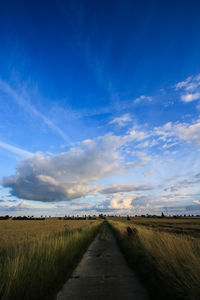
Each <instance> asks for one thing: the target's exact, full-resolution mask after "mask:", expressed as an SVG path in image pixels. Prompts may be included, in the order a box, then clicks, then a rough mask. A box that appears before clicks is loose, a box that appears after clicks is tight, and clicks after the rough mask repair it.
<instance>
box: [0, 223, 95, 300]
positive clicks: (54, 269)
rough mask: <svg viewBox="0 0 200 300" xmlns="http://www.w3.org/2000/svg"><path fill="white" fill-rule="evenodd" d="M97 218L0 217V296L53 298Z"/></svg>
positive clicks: (2, 297) (80, 253)
mask: <svg viewBox="0 0 200 300" xmlns="http://www.w3.org/2000/svg"><path fill="white" fill-rule="evenodd" d="M100 224H101V221H100V220H58V219H56V218H49V219H46V220H44V221H35V220H34V221H30V220H28V221H24V220H23V221H18V220H17V221H13V220H2V221H0V274H1V278H0V298H1V299H53V298H54V297H55V294H56V292H57V291H58V290H59V289H60V287H61V286H62V284H63V283H64V282H65V281H66V278H67V277H68V276H69V274H70V273H71V271H72V269H73V268H74V265H75V264H76V263H77V262H78V261H79V260H80V258H81V257H82V255H83V253H84V252H85V250H86V249H87V247H88V246H89V244H90V243H91V241H92V239H93V238H94V236H95V235H96V233H97V231H98V228H99V226H100Z"/></svg>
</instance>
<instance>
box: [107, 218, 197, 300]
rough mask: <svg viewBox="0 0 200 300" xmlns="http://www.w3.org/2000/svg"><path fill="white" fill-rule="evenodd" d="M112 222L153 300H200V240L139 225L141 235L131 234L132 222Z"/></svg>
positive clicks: (117, 236)
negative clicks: (129, 230)
mask: <svg viewBox="0 0 200 300" xmlns="http://www.w3.org/2000/svg"><path fill="white" fill-rule="evenodd" d="M109 222H110V224H111V227H112V229H113V231H114V233H115V236H116V238H117V240H118V243H119V246H120V248H121V250H122V251H123V253H124V254H125V256H126V259H127V261H128V263H129V264H130V265H131V266H132V267H133V268H134V270H135V271H136V273H137V275H138V277H139V278H140V279H141V281H142V282H143V284H144V285H145V286H146V288H147V289H148V290H149V294H150V296H151V298H152V299H158V300H160V299H162V300H164V299H165V300H166V299H167V300H169V299H170V300H171V299H180V300H183V299H185V300H186V299H187V300H197V299H200V241H199V239H197V238H192V237H189V236H185V235H180V234H179V235H175V234H170V233H166V232H158V231H154V230H151V229H146V228H144V227H142V226H137V225H136V226H134V227H136V228H137V230H138V235H136V236H134V237H128V235H127V226H130V222H126V221H123V222H120V221H109ZM132 225H133V224H132Z"/></svg>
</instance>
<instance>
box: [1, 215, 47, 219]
mask: <svg viewBox="0 0 200 300" xmlns="http://www.w3.org/2000/svg"><path fill="white" fill-rule="evenodd" d="M8 219H12V220H45V218H44V217H41V218H40V217H36V218H35V217H33V216H32V217H29V216H28V217H26V216H23V217H22V216H18V217H10V216H8V215H6V216H0V220H8Z"/></svg>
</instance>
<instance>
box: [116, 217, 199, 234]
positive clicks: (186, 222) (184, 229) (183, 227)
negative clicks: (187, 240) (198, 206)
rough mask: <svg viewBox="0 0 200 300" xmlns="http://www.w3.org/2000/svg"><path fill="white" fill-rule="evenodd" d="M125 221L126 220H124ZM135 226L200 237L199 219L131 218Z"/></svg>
mask: <svg viewBox="0 0 200 300" xmlns="http://www.w3.org/2000/svg"><path fill="white" fill-rule="evenodd" d="M122 219H123V220H125V218H122ZM130 220H131V221H132V222H134V224H137V225H141V226H146V227H147V228H149V227H151V228H152V229H154V230H158V231H165V232H169V233H172V232H173V233H177V234H189V235H190V236H191V235H192V236H194V237H200V218H199V217H177V216H175V217H150V216H147V217H143V218H141V217H131V218H130Z"/></svg>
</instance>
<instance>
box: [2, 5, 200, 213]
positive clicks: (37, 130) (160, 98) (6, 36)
mask: <svg viewBox="0 0 200 300" xmlns="http://www.w3.org/2000/svg"><path fill="white" fill-rule="evenodd" d="M199 11H200V3H199V1H195V0H190V1H185V0H183V1H181V2H180V1H177V0H173V1H171V0H169V1H158V0H151V1H147V0H140V1H136V0H110V1H105V0H102V1H89V0H84V1H83V0H67V1H65V0H62V1H61V0H57V1H48V3H47V2H45V1H38V0H34V1H32V0H30V1H21V0H19V1H14V0H12V1H11V0H7V1H1V3H0V116H1V117H0V214H1V215H5V214H9V215H35V216H38V215H51V216H62V215H84V214H100V213H103V214H115V215H140V214H161V212H164V214H167V215H174V214H182V215H183V214H186V215H192V214H194V215H196V214H200V55H199V53H200V18H199Z"/></svg>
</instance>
